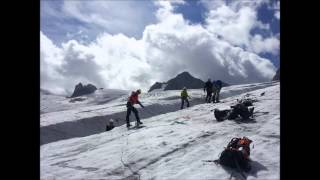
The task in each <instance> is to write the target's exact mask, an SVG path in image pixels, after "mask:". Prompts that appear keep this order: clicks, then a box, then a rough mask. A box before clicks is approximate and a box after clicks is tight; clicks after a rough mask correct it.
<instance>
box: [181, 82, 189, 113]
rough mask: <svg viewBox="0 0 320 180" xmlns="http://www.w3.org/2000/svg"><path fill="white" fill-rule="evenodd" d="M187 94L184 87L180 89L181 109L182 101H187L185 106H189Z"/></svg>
mask: <svg viewBox="0 0 320 180" xmlns="http://www.w3.org/2000/svg"><path fill="white" fill-rule="evenodd" d="M188 97H189V98H190V96H189V95H188V92H187V88H186V87H184V88H183V89H182V91H181V109H183V105H184V101H187V107H189V101H188Z"/></svg>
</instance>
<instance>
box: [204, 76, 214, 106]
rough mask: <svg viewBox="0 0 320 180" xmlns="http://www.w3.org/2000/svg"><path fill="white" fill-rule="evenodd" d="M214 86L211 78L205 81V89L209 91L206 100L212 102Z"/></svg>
mask: <svg viewBox="0 0 320 180" xmlns="http://www.w3.org/2000/svg"><path fill="white" fill-rule="evenodd" d="M212 88H213V84H212V82H211V79H208V81H207V82H206V83H205V85H204V88H203V91H204V92H206V91H207V96H206V102H207V103H210V102H211V96H212V90H213V89H212Z"/></svg>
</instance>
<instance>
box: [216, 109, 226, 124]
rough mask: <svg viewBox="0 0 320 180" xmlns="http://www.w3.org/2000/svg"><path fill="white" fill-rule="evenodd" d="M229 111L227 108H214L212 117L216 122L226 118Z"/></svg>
mask: <svg viewBox="0 0 320 180" xmlns="http://www.w3.org/2000/svg"><path fill="white" fill-rule="evenodd" d="M229 112H230V110H229V109H226V110H219V109H215V110H214V117H215V118H216V120H217V121H218V122H220V121H223V120H225V119H227V117H228V115H229Z"/></svg>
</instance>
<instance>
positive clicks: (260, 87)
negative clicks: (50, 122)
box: [40, 82, 280, 180]
mask: <svg viewBox="0 0 320 180" xmlns="http://www.w3.org/2000/svg"><path fill="white" fill-rule="evenodd" d="M279 86H280V84H279V83H276V82H272V83H260V84H249V85H238V86H233V87H228V88H229V89H228V88H225V89H224V91H223V92H224V93H223V96H224V98H223V103H219V104H198V105H194V106H192V107H190V108H187V109H183V110H178V111H175V112H168V113H165V114H160V115H156V116H152V117H149V118H145V119H142V121H143V122H144V124H143V125H145V126H146V127H144V128H141V129H136V130H129V131H128V130H127V129H126V128H125V127H124V126H119V127H116V128H114V129H113V130H112V131H108V132H102V133H98V134H94V135H90V136H86V137H79V138H72V139H67V140H61V141H57V142H52V143H49V144H45V145H42V146H41V149H40V151H41V154H40V158H41V179H160V180H162V179H229V177H230V174H231V173H232V171H231V170H230V169H228V168H224V167H221V166H219V165H215V164H214V163H211V162H205V161H206V160H214V159H217V158H218V157H219V154H220V153H221V152H222V150H223V147H225V146H226V145H227V143H228V142H229V141H230V139H231V138H232V137H236V136H237V137H238V136H247V137H249V138H250V139H252V140H253V144H254V148H253V149H252V151H251V159H252V160H253V162H252V166H253V169H252V170H251V172H250V173H248V174H247V179H248V180H249V179H264V180H274V179H280V177H279V176H280V174H279V172H280V170H279V169H280V105H279V104H280V95H279V91H280V88H279ZM201 91H202V90H191V91H190V93H191V96H192V97H196V96H200V97H201V96H202V95H203V92H201ZM262 92H265V95H264V96H260V94H261V93H262ZM156 93H160V94H152V93H150V94H149V93H148V94H144V96H143V98H141V99H144V100H145V103H146V104H148V105H149V106H150V105H152V102H154V101H157V103H160V104H161V103H165V101H169V102H170V101H174V100H177V99H175V98H174V97H175V96H176V95H177V94H176V93H178V92H174V91H170V92H169V91H166V92H156ZM241 93H242V94H241ZM173 94H175V95H173ZM244 95H248V96H249V97H252V98H256V99H257V100H258V102H256V103H254V106H255V111H256V113H255V121H253V122H237V121H229V120H226V121H223V122H217V121H216V120H215V118H214V115H213V111H212V110H213V109H214V108H221V109H223V108H228V107H229V106H230V105H232V104H234V103H235V102H236V99H240V98H241V97H243V96H244ZM159 97H161V98H159ZM168 99H169V100H168ZM119 102H121V101H120V100H119ZM119 102H117V103H119ZM117 103H115V104H117ZM141 111H143V110H141ZM154 111H155V110H154ZM232 176H233V177H232V179H236V178H238V179H239V175H238V174H237V173H232Z"/></svg>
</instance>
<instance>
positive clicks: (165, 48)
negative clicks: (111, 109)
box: [41, 1, 276, 91]
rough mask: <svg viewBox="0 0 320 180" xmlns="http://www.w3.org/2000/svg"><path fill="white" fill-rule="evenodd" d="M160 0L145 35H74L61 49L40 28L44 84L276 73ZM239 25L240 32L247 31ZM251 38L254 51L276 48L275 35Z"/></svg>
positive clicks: (242, 79)
mask: <svg viewBox="0 0 320 180" xmlns="http://www.w3.org/2000/svg"><path fill="white" fill-rule="evenodd" d="M156 3H158V6H159V9H158V11H157V13H156V16H157V18H158V22H157V23H154V24H151V25H148V26H146V27H145V29H144V31H143V36H142V38H141V39H136V38H130V37H128V36H126V35H123V34H116V35H112V34H109V33H103V34H101V35H100V36H98V37H97V38H96V40H95V41H92V42H91V43H89V44H86V45H85V44H81V43H79V42H78V41H75V40H73V41H68V42H67V43H64V44H63V45H62V47H61V48H58V47H56V46H55V45H53V43H52V42H51V41H50V39H48V38H47V37H46V36H45V35H44V34H43V33H41V68H42V69H41V87H42V88H44V89H49V90H52V89H56V90H57V89H59V88H62V89H67V90H68V91H72V90H73V88H74V86H75V85H76V84H77V83H78V82H79V81H81V82H83V83H89V82H90V83H93V84H95V85H97V86H99V87H101V86H102V87H105V88H117V89H131V90H133V89H137V88H142V89H143V90H144V91H147V90H148V88H149V87H150V86H151V85H152V84H153V83H154V82H155V81H166V80H168V79H170V78H172V77H174V76H175V75H177V74H178V73H180V72H182V71H185V70H186V71H189V72H190V73H191V74H193V75H195V76H196V77H199V78H201V79H203V80H205V79H207V78H208V77H210V78H212V79H221V80H223V81H226V82H229V83H247V82H261V81H268V80H270V79H271V78H272V77H273V75H274V73H275V70H276V68H275V67H274V66H273V65H272V63H271V62H270V61H269V60H267V59H264V58H261V57H259V56H258V55H256V54H255V53H252V52H249V51H246V50H244V49H242V48H240V47H235V46H234V44H233V43H231V42H230V41H228V40H225V39H219V38H217V37H216V33H215V32H213V31H212V29H210V28H209V27H207V26H201V25H191V24H188V21H186V20H184V18H183V16H182V15H181V14H174V13H173V8H174V6H175V5H174V4H171V3H168V1H165V2H156ZM223 8H225V9H226V12H221V13H220V14H223V13H226V14H225V15H222V16H223V18H226V19H228V18H231V20H232V18H233V17H237V18H236V20H238V21H241V22H242V21H244V19H248V17H244V14H250V13H253V12H251V11H250V10H249V9H244V10H242V11H241V10H240V11H239V12H240V13H239V12H238V13H237V12H233V11H232V10H230V11H232V13H230V14H228V13H229V12H230V11H228V9H227V8H226V7H223ZM253 14H254V13H253ZM250 17H251V16H249V19H250ZM217 18H219V17H217ZM252 18H253V17H252ZM226 25H227V26H228V24H226ZM230 26H233V25H231V24H230ZM247 26H251V24H250V23H249V24H248V25H247ZM221 28H223V26H221ZM237 28H238V27H236V30H238V32H236V33H240V34H241V33H242V35H247V34H246V32H242V31H241V28H240V27H239V28H238V29H237ZM238 35H239V34H238ZM249 38H250V37H248V39H249ZM230 39H231V40H234V41H237V40H236V39H232V37H231V38H230ZM243 41H244V40H243ZM269 41H270V42H269ZM253 42H255V43H256V44H258V46H257V48H256V49H254V50H255V51H261V52H262V51H265V50H267V51H268V50H270V51H271V50H274V49H273V47H274V45H273V43H274V42H273V41H272V40H268V41H266V42H265V40H264V39H261V38H259V36H255V41H253ZM248 43H250V42H248ZM263 43H267V44H271V45H264V44H263ZM48 69H49V70H50V71H52V73H48V72H49V71H47V70H48Z"/></svg>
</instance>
